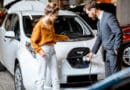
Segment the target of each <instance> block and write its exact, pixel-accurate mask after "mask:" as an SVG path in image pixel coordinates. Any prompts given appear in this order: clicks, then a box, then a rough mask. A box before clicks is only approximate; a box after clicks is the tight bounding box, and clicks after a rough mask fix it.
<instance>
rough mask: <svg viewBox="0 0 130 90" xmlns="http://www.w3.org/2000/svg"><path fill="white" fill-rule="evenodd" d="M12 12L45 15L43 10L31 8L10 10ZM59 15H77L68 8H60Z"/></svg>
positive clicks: (24, 14)
mask: <svg viewBox="0 0 130 90" xmlns="http://www.w3.org/2000/svg"><path fill="white" fill-rule="evenodd" d="M10 13H21V14H22V15H23V16H26V15H44V12H43V11H35V10H29V11H17V12H10ZM59 15H61V16H62V15H64V16H76V14H75V13H74V12H71V11H67V10H59Z"/></svg>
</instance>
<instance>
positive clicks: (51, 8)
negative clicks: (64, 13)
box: [44, 2, 59, 15]
mask: <svg viewBox="0 0 130 90" xmlns="http://www.w3.org/2000/svg"><path fill="white" fill-rule="evenodd" d="M57 11H59V7H58V6H57V4H56V3H54V2H50V3H49V4H48V5H47V6H46V7H45V9H44V13H45V15H48V14H55V13H56V12H57Z"/></svg>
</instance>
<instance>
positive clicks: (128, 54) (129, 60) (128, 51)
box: [121, 43, 130, 66]
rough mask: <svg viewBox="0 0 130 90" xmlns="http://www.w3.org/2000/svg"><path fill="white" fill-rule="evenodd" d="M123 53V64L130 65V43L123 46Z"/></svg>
mask: <svg viewBox="0 0 130 90" xmlns="http://www.w3.org/2000/svg"><path fill="white" fill-rule="evenodd" d="M121 53H122V54H121V55H122V61H123V64H124V65H125V66H130V43H127V44H125V45H124V46H123V48H122V51H121Z"/></svg>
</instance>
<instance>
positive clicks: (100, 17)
mask: <svg viewBox="0 0 130 90" xmlns="http://www.w3.org/2000/svg"><path fill="white" fill-rule="evenodd" d="M102 17H103V11H101V13H100V15H99V16H98V19H99V20H100V21H101V19H102Z"/></svg>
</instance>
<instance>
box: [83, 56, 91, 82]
mask: <svg viewBox="0 0 130 90" xmlns="http://www.w3.org/2000/svg"><path fill="white" fill-rule="evenodd" d="M83 61H84V62H85V61H87V62H89V65H90V69H89V79H90V83H91V84H93V83H92V82H93V81H92V78H91V71H92V62H91V60H89V58H87V57H86V56H83Z"/></svg>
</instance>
